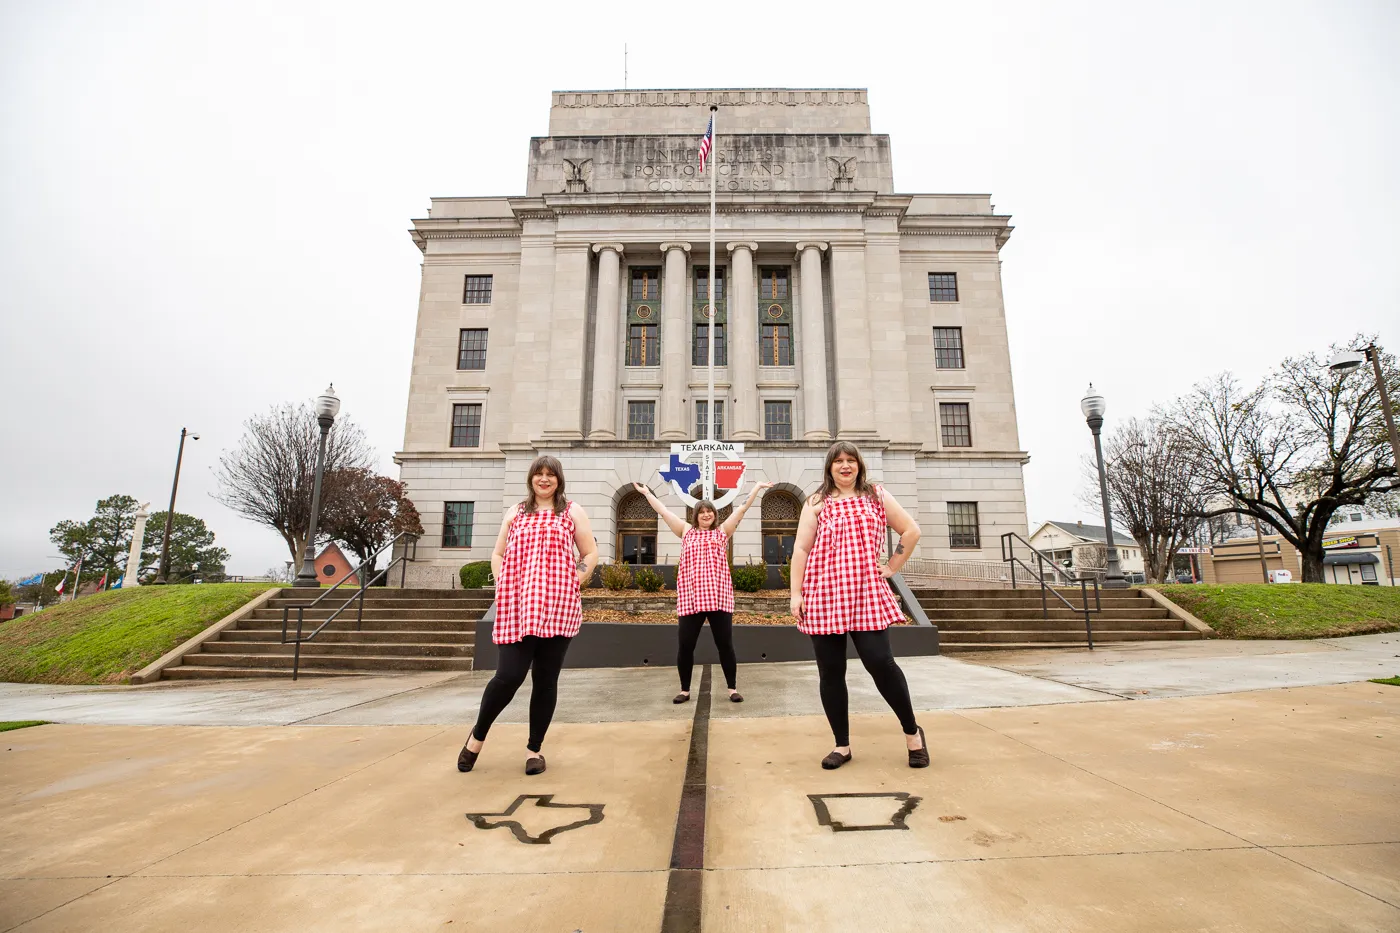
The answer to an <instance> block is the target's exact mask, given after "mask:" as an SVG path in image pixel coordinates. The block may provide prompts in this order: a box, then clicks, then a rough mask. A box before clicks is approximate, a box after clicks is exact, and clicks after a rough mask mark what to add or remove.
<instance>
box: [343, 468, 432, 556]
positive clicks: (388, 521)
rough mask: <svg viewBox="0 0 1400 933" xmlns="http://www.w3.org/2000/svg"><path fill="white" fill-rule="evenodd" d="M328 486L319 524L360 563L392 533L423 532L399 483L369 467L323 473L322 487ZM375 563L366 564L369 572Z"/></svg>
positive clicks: (416, 533)
mask: <svg viewBox="0 0 1400 933" xmlns="http://www.w3.org/2000/svg"><path fill="white" fill-rule="evenodd" d="M332 486H333V487H334V489H335V494H334V496H333V501H332V502H331V504H330V506H329V507H327V508H325V509H323V510H322V513H321V521H322V522H323V527H324V528H325V529H326V534H328V535H329V536H330V537H332V538H334V539H335V540H337V541H340V542H342V543H344V544H345V546H346V547H348V548H349V549H350V550H351V551H353V552H354V553H355V555H356V556H357V557H359V558H360V562H361V563H362V564H363V563H364V562H365V561H368V560H370V559H371V557H372V555H373V554H374V552H375V551H377V550H379V549H380V548H381V547H383V546H384V545H385V544H387V543H388V542H389V541H390V540H392V539H393V538H394V537H395V536H396V535H399V534H401V533H404V532H407V533H408V534H414V535H421V534H422V533H423V524H422V522H421V520H420V519H419V516H418V509H417V508H416V507H415V506H414V504H413V501H412V500H411V499H409V498H408V495H407V494H406V493H405V492H404V487H403V483H400V482H397V481H396V480H392V479H390V478H389V477H387V476H379V475H378V474H376V473H375V472H374V471H373V470H366V469H363V468H360V467H351V468H348V469H344V470H337V471H336V472H335V473H331V474H327V476H326V483H325V487H327V488H329V487H332ZM324 494H325V493H324V490H323V492H322V495H324ZM377 563H378V561H375V562H374V563H371V564H370V565H369V567H368V574H369V575H373V573H374V571H375V567H376V564H377Z"/></svg>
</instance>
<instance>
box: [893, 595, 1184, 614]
mask: <svg viewBox="0 0 1400 933" xmlns="http://www.w3.org/2000/svg"><path fill="white" fill-rule="evenodd" d="M1066 601H1067V602H1068V603H1069V604H1070V605H1071V606H1076V607H1081V608H1082V607H1083V605H1084V602H1085V601H1084V600H1082V599H1080V598H1079V594H1078V593H1076V594H1075V595H1074V596H1073V597H1066ZM1045 603H1046V605H1049V606H1050V607H1051V608H1054V607H1056V606H1058V607H1059V608H1061V609H1063V608H1065V604H1064V603H1062V602H1060V601H1059V600H1058V599H1056V598H1055V597H1053V596H1048V597H1046V601H1045ZM1088 603H1089V607H1090V608H1091V609H1092V608H1094V607H1096V606H1098V607H1102V608H1103V609H1105V610H1108V609H1145V608H1146V609H1151V608H1157V604H1156V603H1154V602H1153V601H1152V600H1150V599H1147V598H1145V597H1144V598H1142V599H1121V598H1118V597H1105V598H1102V599H1100V600H1099V601H1098V602H1095V601H1094V597H1093V596H1090V597H1089V599H1088ZM919 604H920V605H921V606H923V607H924V608H926V609H927V608H937V609H999V608H1013V607H1020V608H1025V609H1029V608H1031V607H1034V608H1036V609H1039V608H1040V606H1041V601H1040V596H1039V595H1038V594H1037V595H1036V596H1034V597H1025V598H1021V599H959V598H946V599H945V598H943V597H938V596H929V595H927V594H925V595H922V596H920V597H919Z"/></svg>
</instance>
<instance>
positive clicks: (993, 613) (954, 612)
mask: <svg viewBox="0 0 1400 933" xmlns="http://www.w3.org/2000/svg"><path fill="white" fill-rule="evenodd" d="M924 612H925V614H927V615H928V617H929V621H930V622H933V623H934V624H935V625H937V624H939V623H938V620H939V619H1026V620H1028V621H1029V620H1031V619H1043V618H1045V617H1046V615H1049V617H1050V618H1052V619H1079V620H1080V621H1081V622H1082V621H1083V620H1084V610H1083V609H1078V610H1075V609H1066V608H1065V607H1064V606H1059V607H1055V606H1051V607H1050V608H1049V609H1048V610H1044V609H1042V608H1041V607H1040V606H1036V607H1035V608H1026V607H1021V606H1014V605H1013V606H1003V607H997V608H991V609H943V608H940V607H930V606H924ZM1089 617H1090V618H1093V619H1099V618H1104V619H1170V618H1171V617H1172V614H1171V613H1170V612H1168V611H1167V610H1165V609H1161V608H1159V607H1157V606H1152V607H1144V608H1134V609H1111V610H1110V609H1107V608H1105V609H1104V611H1103V612H1095V611H1094V610H1093V608H1092V607H1091V608H1090V610H1089Z"/></svg>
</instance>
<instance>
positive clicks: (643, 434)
mask: <svg viewBox="0 0 1400 933" xmlns="http://www.w3.org/2000/svg"><path fill="white" fill-rule="evenodd" d="M655 437H656V403H655V402H628V403H627V439H628V440H629V441H649V440H652V439H654V438H655Z"/></svg>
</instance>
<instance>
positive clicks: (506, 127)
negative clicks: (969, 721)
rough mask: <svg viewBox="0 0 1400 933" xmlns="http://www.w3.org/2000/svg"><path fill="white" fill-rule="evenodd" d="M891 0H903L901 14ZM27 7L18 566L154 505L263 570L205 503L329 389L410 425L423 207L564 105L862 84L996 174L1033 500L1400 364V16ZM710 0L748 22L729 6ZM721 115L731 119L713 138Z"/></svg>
mask: <svg viewBox="0 0 1400 933" xmlns="http://www.w3.org/2000/svg"><path fill="white" fill-rule="evenodd" d="M891 7H892V8H893V5H891ZM899 7H900V8H901V11H900V12H899V13H897V14H895V13H890V14H888V15H887V14H882V13H879V12H878V10H879V5H877V4H851V3H842V4H839V5H836V6H832V7H826V6H824V5H822V4H817V3H799V4H780V5H773V6H767V7H760V8H751V7H747V6H744V5H735V4H720V5H716V4H704V5H698V6H697V5H687V4H680V3H676V4H655V3H653V4H641V5H638V4H635V3H628V4H616V5H610V4H607V3H594V4H586V3H585V4H579V3H569V4H567V5H559V6H557V7H551V6H550V5H548V4H542V3H539V2H532V3H519V4H481V3H454V4H429V3H415V4H405V5H391V4H382V3H381V4H373V5H370V4H364V5H361V6H357V5H355V4H352V3H347V2H335V3H298V2H294V0H278V2H275V3H262V2H246V0H240V2H238V3H228V4H218V5H211V4H206V3H199V2H188V0H184V2H171V3H133V2H125V3H123V2H113V0H103V2H92V3H71V2H61V0H42V2H40V0H27V2H26V0H0V199H2V201H3V210H0V324H2V325H3V334H0V347H2V348H3V350H4V353H3V359H0V405H3V425H4V428H5V435H4V436H5V440H4V443H3V450H4V454H3V456H0V497H3V498H0V515H2V516H3V519H0V576H8V577H14V576H16V575H20V574H27V573H31V572H34V571H37V570H40V569H47V568H52V567H54V566H57V565H58V564H59V563H60V562H59V561H58V560H55V559H52V558H51V557H50V555H54V554H57V551H56V550H55V549H54V548H53V546H52V545H50V544H49V542H48V529H49V528H50V526H52V525H53V524H54V523H55V522H57V521H59V520H60V519H63V518H85V517H86V516H88V515H89V514H91V511H92V507H93V505H94V503H95V501H96V500H97V499H98V498H100V497H103V496H107V495H110V494H113V493H129V494H131V495H134V496H137V497H138V498H140V499H143V500H150V501H152V503H153V506H152V507H153V508H164V507H165V503H166V500H167V498H168V496H169V494H170V478H171V471H172V468H173V466H174V459H175V448H176V444H177V442H178V438H179V432H180V428H181V426H182V425H183V426H189V427H190V428H192V429H195V430H198V431H199V432H200V433H201V435H202V440H200V441H199V442H197V443H194V444H193V445H191V446H190V447H189V448H187V450H186V457H185V468H184V473H183V476H182V480H181V487H180V498H179V502H178V505H177V508H179V509H180V510H181V511H186V512H190V513H193V514H195V515H198V516H200V517H202V518H204V519H205V520H206V521H207V522H208V523H209V525H210V527H212V528H213V529H214V531H215V532H216V533H217V535H218V540H219V542H220V543H221V544H223V545H224V546H225V547H227V548H228V549H229V550H230V551H231V552H232V554H233V559H232V561H231V563H230V567H229V569H230V571H231V572H234V573H244V574H257V573H262V572H263V571H264V570H266V569H267V568H268V567H270V566H273V565H280V564H281V562H283V561H285V560H286V559H287V557H288V554H287V552H286V548H285V546H284V545H283V544H282V542H281V539H280V538H278V537H277V536H276V534H275V533H274V532H272V531H271V530H268V529H264V528H262V527H260V526H257V525H254V524H251V523H250V522H247V521H246V520H244V519H241V518H239V517H238V516H236V515H234V514H233V513H231V512H229V511H228V510H226V509H224V508H223V507H222V506H220V505H219V504H218V503H216V502H215V501H214V500H213V499H212V498H211V495H210V494H211V492H212V491H213V489H214V482H213V467H214V466H215V465H216V463H217V460H218V456H219V454H220V452H221V451H224V450H227V449H229V448H231V447H232V446H234V444H235V443H236V442H237V439H238V437H239V434H240V432H241V425H242V422H243V421H244V419H246V418H247V417H248V416H249V415H251V414H253V413H255V412H260V411H264V410H266V409H267V408H268V406H270V405H273V404H275V403H278V402H283V401H287V400H299V399H309V398H311V397H313V396H315V395H316V394H317V393H318V392H319V391H320V390H321V389H322V388H324V387H325V385H326V383H327V382H329V381H332V380H333V381H334V382H335V385H336V389H337V390H338V392H339V394H340V396H341V398H342V400H343V407H342V411H343V412H344V413H345V414H347V415H349V416H350V417H352V418H354V419H355V420H356V421H357V422H359V423H360V424H361V425H362V426H363V427H364V428H365V430H366V431H367V433H368V435H369V437H370V440H371V442H372V443H373V444H374V446H375V447H376V448H377V449H378V451H379V453H380V456H381V461H382V465H383V468H384V470H385V471H386V472H389V473H390V474H391V475H397V470H396V468H395V467H394V466H393V463H392V460H391V457H392V454H393V452H394V451H396V450H398V449H399V446H400V445H401V443H402V439H403V420H404V407H405V403H406V398H407V388H408V375H409V361H410V353H411V349H412V342H413V331H414V320H415V316H416V312H417V296H418V280H419V262H420V258H421V256H420V253H419V252H418V250H417V249H416V248H415V247H414V246H413V244H412V242H411V241H410V240H409V237H408V235H407V233H405V230H406V229H407V228H408V227H409V224H410V220H411V219H412V218H414V217H422V216H424V215H425V214H426V211H427V206H428V200H429V198H430V197H433V196H448V195H511V194H521V193H523V192H524V189H525V169H526V155H527V151H528V149H527V147H528V140H529V138H530V137H531V136H534V135H544V134H545V132H546V131H547V121H548V108H549V92H550V91H551V90H556V89H560V90H562V89H600V88H615V87H620V86H621V85H622V83H623V69H622V66H623V55H622V47H623V43H624V42H625V43H627V45H628V47H629V50H630V58H629V62H630V69H629V70H630V75H629V82H628V83H629V85H630V86H631V87H634V88H677V87H865V88H869V90H870V106H871V116H872V121H873V124H874V126H873V129H874V131H875V132H877V133H887V134H889V135H890V136H891V138H892V146H893V151H894V163H895V164H894V168H895V185H896V190H898V191H900V192H991V193H992V194H993V203H995V204H996V206H997V209H998V211H999V212H1003V213H1009V214H1011V215H1012V216H1013V223H1014V224H1015V227H1016V231H1015V233H1014V234H1013V235H1012V237H1011V240H1010V242H1009V243H1008V245H1007V246H1006V247H1005V248H1004V249H1003V250H1002V259H1003V263H1004V265H1003V272H1004V277H1005V294H1006V308H1007V315H1008V320H1009V327H1010V339H1011V353H1012V361H1013V368H1014V376H1015V381H1016V392H1017V405H1018V410H1019V419H1020V430H1021V443H1022V446H1023V447H1024V448H1025V449H1026V450H1028V451H1029V452H1030V453H1031V456H1032V460H1031V462H1030V465H1029V466H1028V467H1027V468H1026V474H1025V475H1026V490H1027V496H1028V499H1029V508H1030V519H1031V520H1032V521H1033V522H1034V521H1036V520H1040V519H1045V518H1056V519H1069V518H1076V517H1078V518H1084V519H1090V520H1092V518H1093V516H1091V515H1088V514H1086V511H1085V509H1084V508H1083V507H1082V506H1081V505H1079V502H1078V492H1079V484H1080V480H1079V460H1080V457H1081V456H1082V454H1083V452H1084V451H1085V450H1086V449H1088V447H1089V444H1090V438H1089V433H1088V430H1087V429H1086V428H1085V426H1084V422H1083V419H1082V417H1081V416H1080V414H1079V398H1080V396H1081V395H1082V394H1083V389H1084V387H1085V384H1086V383H1087V382H1088V381H1089V380H1091V379H1092V380H1093V381H1094V383H1095V384H1096V386H1098V387H1099V388H1100V389H1101V390H1102V391H1103V393H1104V394H1105V395H1106V396H1107V398H1108V406H1109V407H1108V420H1109V425H1110V427H1111V425H1112V423H1113V422H1114V420H1115V419H1118V418H1123V417H1127V416H1129V415H1133V414H1142V413H1145V411H1146V410H1147V409H1148V408H1149V406H1150V405H1151V404H1152V403H1153V402H1154V401H1165V400H1168V399H1170V398H1171V397H1173V396H1174V395H1176V394H1179V393H1181V392H1183V391H1184V390H1186V389H1188V388H1189V387H1190V385H1191V384H1192V383H1193V382H1194V381H1196V380H1198V379H1200V378H1203V377H1205V376H1207V375H1209V374H1211V373H1214V372H1217V371H1219V370H1222V369H1227V368H1228V369H1232V370H1233V371H1235V372H1237V373H1238V374H1239V375H1240V376H1241V377H1243V378H1245V379H1249V380H1253V379H1257V378H1259V377H1260V376H1262V375H1263V374H1264V373H1265V372H1267V371H1268V369H1269V368H1270V367H1271V366H1272V365H1273V364H1275V363H1276V362H1277V361H1279V360H1280V359H1282V358H1283V357H1284V356H1287V355H1289V354H1295V353H1303V352H1306V351H1309V350H1321V349H1323V348H1325V347H1326V345H1327V344H1328V343H1330V342H1332V341H1334V340H1345V339H1346V338H1348V337H1349V336H1350V335H1351V334H1353V333H1354V332H1356V331H1358V330H1365V331H1371V332H1376V333H1378V334H1379V336H1380V339H1381V341H1382V343H1383V344H1385V345H1387V346H1388V347H1389V348H1390V349H1391V350H1400V301H1398V300H1397V299H1400V294H1397V292H1400V288H1397V268H1400V262H1398V261H1397V257H1400V233H1397V224H1396V217H1397V213H1398V211H1397V208H1400V181H1397V171H1396V157H1397V143H1400V132H1397V127H1398V125H1400V101H1398V100H1397V97H1400V95H1398V94H1397V88H1400V80H1398V79H1400V66H1397V60H1400V59H1397V56H1396V55H1395V54H1394V52H1395V48H1396V45H1397V39H1400V5H1397V4H1396V3H1394V2H1390V0H1380V2H1370V3H1367V2H1345V0H1343V2H1332V3H1321V2H1317V3H1307V4H1299V3H1287V2H1285V3H1279V2H1269V3H1248V4H1244V3H1220V2H1210V3H1172V4H1157V5H1155V6H1152V7H1149V6H1148V5H1146V4H1125V3H1120V2H1111V3H1101V4H1081V3H1056V4H1043V5H1042V4H1019V3H1011V2H1002V3H997V4H995V5H993V4H970V3H957V4H948V3H927V2H925V3H905V4H900V5H899ZM711 10H718V15H719V19H718V20H717V22H715V24H714V25H713V27H712V28H711V27H710V26H709V25H708V24H709V21H710V17H711V13H710V12H709V11H711ZM697 132H698V128H697Z"/></svg>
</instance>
